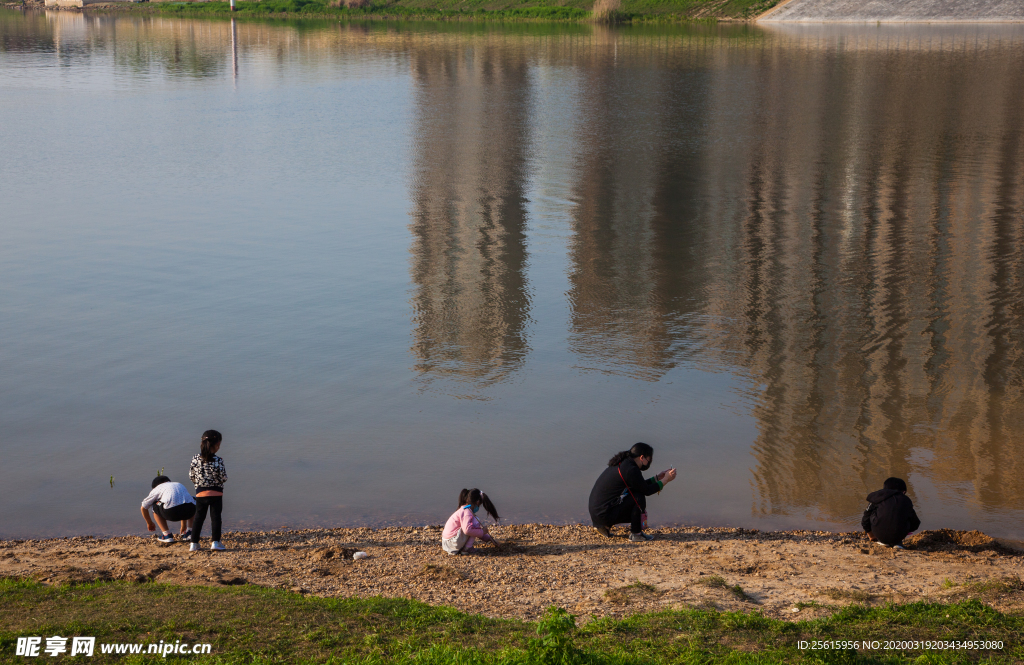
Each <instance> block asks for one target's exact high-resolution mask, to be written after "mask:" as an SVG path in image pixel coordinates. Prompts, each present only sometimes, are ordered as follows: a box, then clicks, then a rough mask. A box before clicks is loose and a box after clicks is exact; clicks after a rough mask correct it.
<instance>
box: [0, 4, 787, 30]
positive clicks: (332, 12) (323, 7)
mask: <svg viewBox="0 0 1024 665" xmlns="http://www.w3.org/2000/svg"><path fill="white" fill-rule="evenodd" d="M350 2H351V0H350ZM355 2H357V3H360V2H366V6H362V7H360V6H354V7H351V8H350V7H346V6H345V3H344V0H341V2H340V3H339V0H262V1H259V2H257V1H251V0H239V1H238V2H236V11H235V12H232V11H231V8H230V5H229V3H228V2H221V1H216V0H215V1H210V2H191V1H190V2H102V1H90V0H60V2H59V4H53V5H50V6H47V5H45V4H44V2H41V1H40V0H24V1H23V2H13V3H12V2H6V3H4V5H3V6H4V7H6V8H8V9H12V8H14V9H17V8H25V9H45V10H61V11H86V12H90V13H93V12H95V13H114V14H149V15H155V16H178V17H182V18H231V17H234V18H245V19H253V18H256V19H288V20H294V19H311V20H324V19H328V20H338V19H347V20H386V21H413V20H415V21H420V20H424V21H467V22H481V23H488V22H541V23H544V22H550V23H595V22H596V23H604V24H610V23H616V24H618V23H625V24H629V23H666V24H668V23H698V22H705V23H716V22H719V21H722V22H734V21H735V22H745V21H752V20H754V19H756V18H757V17H758V16H759V15H761V14H763V13H764V12H766V11H767V10H769V9H771V8H772V7H774V6H775V4H776V3H777V2H779V0H707V1H703V2H702V1H700V0H663V1H662V2H660V3H650V2H648V3H640V2H637V3H636V5H637V6H636V7H635V8H630V0H626V2H625V3H623V7H622V8H620V9H617V10H609V11H606V12H600V16H598V17H597V18H595V13H594V12H593V11H592V5H594V3H593V2H592V1H591V0H566V2H565V4H557V3H556V2H544V1H543V0H542V1H541V2H540V3H538V2H536V1H531V0H496V1H495V2H492V3H490V4H488V5H485V7H486V8H484V9H481V8H479V6H480V5H479V3H471V2H466V1H465V0H462V1H458V0H457V1H455V2H444V1H443V0H435V1H434V2H428V1H424V0H386V1H384V2H367V1H366V0H355ZM599 2H600V0H599Z"/></svg>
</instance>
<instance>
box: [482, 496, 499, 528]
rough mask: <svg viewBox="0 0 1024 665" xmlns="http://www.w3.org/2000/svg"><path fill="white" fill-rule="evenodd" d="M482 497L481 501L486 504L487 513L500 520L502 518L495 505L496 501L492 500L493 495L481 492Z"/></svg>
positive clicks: (495, 519)
mask: <svg viewBox="0 0 1024 665" xmlns="http://www.w3.org/2000/svg"><path fill="white" fill-rule="evenodd" d="M480 499H481V503H483V504H484V510H486V511H487V514H488V515H490V516H491V517H493V518H494V521H495V522H497V521H498V520H500V519H501V518H500V517H498V509H497V508H495V507H494V502H493V501H491V497H489V496H487V495H486V494H484V493H483V492H480Z"/></svg>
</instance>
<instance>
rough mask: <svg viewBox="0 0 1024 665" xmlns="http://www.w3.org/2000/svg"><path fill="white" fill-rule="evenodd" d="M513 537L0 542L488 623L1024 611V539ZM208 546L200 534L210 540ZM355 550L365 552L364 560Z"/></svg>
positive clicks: (27, 557) (67, 557)
mask: <svg viewBox="0 0 1024 665" xmlns="http://www.w3.org/2000/svg"><path fill="white" fill-rule="evenodd" d="M491 532H492V533H493V534H494V535H495V537H496V538H497V539H498V540H499V542H501V543H502V546H501V547H494V546H492V545H490V544H486V543H482V544H478V545H477V547H476V550H477V551H476V552H475V553H472V554H462V555H458V556H451V555H449V554H446V553H445V552H443V551H442V550H441V547H440V539H441V527H440V526H428V527H390V528H381V529H370V528H356V529H303V530H280V531H255V532H234V533H230V532H229V533H226V534H225V535H224V538H223V542H224V545H225V546H226V547H227V548H228V549H227V551H224V552H211V551H210V550H209V549H203V550H202V551H199V552H191V553H190V552H189V551H188V545H187V544H186V543H181V542H176V543H173V544H168V545H163V544H160V543H158V542H156V541H155V540H154V539H152V538H149V537H142V536H123V537H114V538H94V537H91V536H79V537H71V538H56V539H48V540H23V541H19V540H7V541H0V577H16V578H32V579H36V580H39V581H42V582H44V583H47V584H59V583H66V582H89V581H97V580H115V579H120V580H129V581H135V582H148V581H156V582H164V583H169V584H183V585H191V584H201V585H233V584H258V585H263V586H268V587H279V588H285V589H291V590H293V591H296V592H299V593H309V594H315V595H320V596H360V597H366V596H385V597H405V598H416V599H419V600H422V601H424V602H427V603H431V604H435V605H449V606H453V607H456V608H459V609H461V610H464V611H467V612H473V613H480V614H484V615H488V616H499V617H518V618H523V619H536V618H537V617H538V616H540V614H542V613H543V611H544V609H545V608H546V607H548V606H550V605H558V606H560V607H564V608H566V609H568V610H569V611H571V612H572V613H574V614H577V615H580V616H581V617H583V618H584V619H585V618H587V617H600V616H624V615H628V614H633V613H636V612H646V611H655V610H660V609H666V608H678V607H685V606H689V607H694V606H696V607H708V608H717V609H722V610H747V611H750V610H758V611H760V612H762V613H764V614H766V615H768V616H775V617H785V618H791V619H797V618H799V619H806V618H808V617H809V616H815V615H817V614H821V613H824V612H828V611H830V609H829V608H831V607H835V606H837V605H845V604H848V603H851V602H856V603H861V604H869V605H870V604H874V603H882V602H890V601H895V602H911V601H916V600H932V601H946V600H949V601H953V600H961V599H963V598H967V597H982V598H983V599H984V600H985V601H986V602H988V603H990V604H991V605H993V606H994V607H996V608H997V609H1001V610H1004V611H1018V610H1019V609H1020V608H1021V607H1022V606H1024V590H1021V586H1022V585H1021V583H1020V577H1019V576H1020V573H1021V565H1022V563H1024V553H1022V551H1021V550H1020V549H1018V548H1017V546H1016V545H1017V544H1016V543H1011V542H1009V541H1001V540H997V539H994V538H990V537H988V536H986V535H985V534H982V533H980V532H977V531H970V532H964V531H952V530H939V531H925V532H922V533H921V534H919V535H917V536H913V537H912V538H910V539H908V541H907V543H906V544H907V546H908V548H907V549H906V550H903V551H897V550H893V549H890V548H888V547H885V546H881V545H877V544H873V543H870V542H869V541H868V540H867V539H866V538H865V537H864V534H861V533H834V532H825V531H774V532H758V531H756V530H744V529H730V528H705V527H681V528H665V529H653V530H651V531H650V532H651V533H653V534H655V536H656V539H655V540H654V541H652V542H648V543H632V542H629V541H628V540H627V539H626V538H625V535H626V534H625V531H623V530H618V531H616V532H615V533H614V536H613V537H612V538H605V537H602V536H601V535H599V534H598V533H597V532H596V531H595V530H594V529H593V528H592V527H588V526H551V525H542V524H514V525H506V526H495V527H492V529H491ZM208 543H209V541H208V540H205V539H204V547H206V548H208V547H209V545H208ZM356 551H364V552H366V553H367V554H368V556H367V557H366V558H363V559H355V560H354V559H353V558H352V555H353V553H354V552H356Z"/></svg>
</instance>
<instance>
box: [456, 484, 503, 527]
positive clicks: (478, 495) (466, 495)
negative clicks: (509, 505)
mask: <svg viewBox="0 0 1024 665" xmlns="http://www.w3.org/2000/svg"><path fill="white" fill-rule="evenodd" d="M474 503H479V504H482V505H483V507H484V510H486V511H487V514H488V515H490V516H491V517H493V518H494V519H495V520H496V521H497V520H499V519H501V518H500V517H498V509H497V508H495V507H494V502H493V501H491V497H489V496H487V495H486V494H484V493H483V492H481V491H480V490H478V489H477V488H475V487H474V488H473V489H471V490H462V491H461V492H459V507H460V508H461V507H462V506H465V505H468V504H474Z"/></svg>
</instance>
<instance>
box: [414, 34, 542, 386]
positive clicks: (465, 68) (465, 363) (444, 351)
mask: <svg viewBox="0 0 1024 665" xmlns="http://www.w3.org/2000/svg"><path fill="white" fill-rule="evenodd" d="M411 67H412V70H413V74H414V77H415V82H416V113H417V117H416V129H415V137H416V139H415V140H416V157H415V164H414V169H415V184H414V191H413V204H414V210H413V213H412V224H411V230H412V233H413V236H414V238H415V240H414V243H413V247H412V281H413V284H414V289H415V294H414V296H413V306H414V309H415V325H414V332H413V338H414V341H413V347H412V351H413V353H414V355H415V357H416V359H417V365H416V369H417V370H418V371H419V372H420V373H421V377H422V378H423V379H424V380H425V381H428V382H430V381H433V380H435V379H438V378H445V379H451V380H455V381H458V382H460V384H466V383H467V382H468V386H467V385H463V387H461V388H459V387H454V386H453V387H452V388H451V389H453V390H457V391H460V392H462V393H464V394H467V395H473V396H480V395H481V393H480V392H479V388H481V387H483V386H486V385H489V384H492V383H494V382H496V381H501V380H503V379H506V378H508V376H509V375H510V373H512V372H514V371H515V370H516V369H517V368H519V367H520V366H521V365H522V363H523V359H524V357H525V356H526V354H527V352H528V351H529V345H528V342H527V334H526V324H527V322H528V320H529V316H530V296H529V293H528V289H527V283H526V275H525V269H526V261H527V251H526V235H525V232H526V199H525V195H524V188H525V186H526V180H527V173H526V170H527V156H528V139H529V132H528V126H527V124H528V122H529V119H530V118H529V114H530V80H529V76H528V67H527V63H526V61H525V59H522V58H516V57H510V55H509V53H506V52H503V51H502V50H501V49H499V48H495V47H487V46H483V47H481V46H480V45H477V46H476V47H475V48H472V47H469V45H467V44H464V45H463V46H462V47H458V46H455V47H451V48H444V47H442V48H436V49H435V48H430V47H424V48H422V49H417V50H415V51H414V52H413V53H412V54H411ZM467 387H468V390H467Z"/></svg>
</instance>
